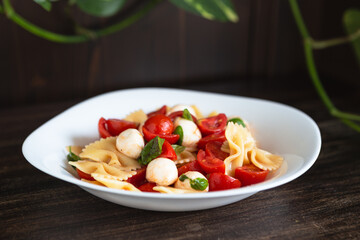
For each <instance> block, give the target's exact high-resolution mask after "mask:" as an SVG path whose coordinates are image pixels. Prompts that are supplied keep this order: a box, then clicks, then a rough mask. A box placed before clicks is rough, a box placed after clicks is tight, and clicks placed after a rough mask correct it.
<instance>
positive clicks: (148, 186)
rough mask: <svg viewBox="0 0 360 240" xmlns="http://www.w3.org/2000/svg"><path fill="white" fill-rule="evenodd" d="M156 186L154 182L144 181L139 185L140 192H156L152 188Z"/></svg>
mask: <svg viewBox="0 0 360 240" xmlns="http://www.w3.org/2000/svg"><path fill="white" fill-rule="evenodd" d="M155 186H156V183H149V182H148V183H144V184H143V185H141V186H140V187H138V188H139V190H140V191H142V192H157V191H155V190H153V187H155Z"/></svg>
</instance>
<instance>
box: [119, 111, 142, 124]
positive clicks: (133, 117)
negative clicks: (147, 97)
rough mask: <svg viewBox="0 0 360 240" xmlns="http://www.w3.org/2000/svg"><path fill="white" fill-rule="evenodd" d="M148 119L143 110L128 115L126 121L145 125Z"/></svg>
mask: <svg viewBox="0 0 360 240" xmlns="http://www.w3.org/2000/svg"><path fill="white" fill-rule="evenodd" d="M146 119H147V115H146V113H144V111H143V110H137V111H135V112H132V113H130V114H129V115H127V116H126V117H125V118H124V120H126V121H130V122H136V123H143V122H145V121H146Z"/></svg>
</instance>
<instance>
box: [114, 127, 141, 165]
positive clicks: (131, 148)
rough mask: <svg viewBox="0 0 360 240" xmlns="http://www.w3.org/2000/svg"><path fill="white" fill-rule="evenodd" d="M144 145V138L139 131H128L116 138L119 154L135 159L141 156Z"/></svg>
mask: <svg viewBox="0 0 360 240" xmlns="http://www.w3.org/2000/svg"><path fill="white" fill-rule="evenodd" d="M144 145H145V143H144V138H143V136H142V135H141V133H140V132H139V131H138V130H137V129H132V128H130V129H127V130H125V131H123V132H122V133H120V134H119V136H118V137H117V138H116V148H117V149H118V150H119V152H121V153H123V154H125V155H126V156H128V157H131V158H134V159H136V158H138V157H139V156H140V153H141V151H142V150H143V148H144Z"/></svg>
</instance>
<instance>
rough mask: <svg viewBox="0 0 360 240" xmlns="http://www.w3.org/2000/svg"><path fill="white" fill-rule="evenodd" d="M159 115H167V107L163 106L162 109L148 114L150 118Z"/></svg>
mask: <svg viewBox="0 0 360 240" xmlns="http://www.w3.org/2000/svg"><path fill="white" fill-rule="evenodd" d="M157 114H163V115H165V114H166V105H164V106H162V107H161V108H160V109H158V110H156V111H154V112H151V113H148V114H147V116H148V118H150V117H152V116H154V115H157Z"/></svg>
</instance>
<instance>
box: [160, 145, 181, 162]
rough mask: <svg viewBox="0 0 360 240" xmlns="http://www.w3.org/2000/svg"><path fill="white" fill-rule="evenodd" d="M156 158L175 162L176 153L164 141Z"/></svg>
mask: <svg viewBox="0 0 360 240" xmlns="http://www.w3.org/2000/svg"><path fill="white" fill-rule="evenodd" d="M158 157H163V158H168V159H171V160H176V159H177V156H176V152H175V150H174V149H173V148H172V146H171V144H170V143H169V142H168V141H166V140H165V142H164V144H163V145H162V151H161V154H160V155H159V156H158Z"/></svg>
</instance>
